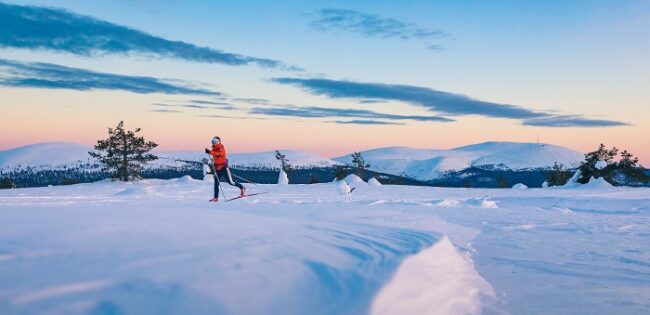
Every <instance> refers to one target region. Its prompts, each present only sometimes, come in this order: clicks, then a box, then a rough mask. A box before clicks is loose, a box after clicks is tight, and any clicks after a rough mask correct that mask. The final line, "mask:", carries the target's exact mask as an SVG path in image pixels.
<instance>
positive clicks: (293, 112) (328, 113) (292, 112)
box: [249, 105, 453, 122]
mask: <svg viewBox="0 0 650 315" xmlns="http://www.w3.org/2000/svg"><path fill="white" fill-rule="evenodd" d="M249 114H256V115H267V116H284V117H301V118H325V117H329V118H331V117H335V118H342V117H346V118H366V119H385V120H415V121H435V122H450V121H453V120H452V119H449V118H446V117H440V116H420V115H396V114H386V113H379V112H375V111H370V110H364V109H349V108H330V107H316V106H306V107H298V106H292V105H286V106H283V107H256V108H252V109H251V110H250V111H249Z"/></svg>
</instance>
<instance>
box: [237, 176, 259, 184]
mask: <svg viewBox="0 0 650 315" xmlns="http://www.w3.org/2000/svg"><path fill="white" fill-rule="evenodd" d="M232 176H234V177H237V178H239V179H241V180H244V181H247V182H249V183H251V184H253V185H257V183H254V182H252V181H250V180H248V179H246V178H244V177H241V176H237V175H235V174H232Z"/></svg>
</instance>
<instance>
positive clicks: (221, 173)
mask: <svg viewBox="0 0 650 315" xmlns="http://www.w3.org/2000/svg"><path fill="white" fill-rule="evenodd" d="M214 176H215V178H214V197H215V198H219V183H220V182H221V180H222V179H224V178H225V179H226V182H227V183H228V184H230V185H232V186H236V187H237V188H239V189H243V188H244V186H242V184H240V183H238V182H236V181H234V180H233V179H232V174H231V173H230V168H228V167H223V168H222V169H220V170H218V171H217V170H216V167H215V174H214ZM216 176H218V177H216ZM217 178H218V179H219V180H217Z"/></svg>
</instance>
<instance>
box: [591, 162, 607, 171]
mask: <svg viewBox="0 0 650 315" xmlns="http://www.w3.org/2000/svg"><path fill="white" fill-rule="evenodd" d="M594 166H595V167H596V168H597V169H599V170H602V169H604V168H605V167H607V162H605V161H598V162H596V165H594Z"/></svg>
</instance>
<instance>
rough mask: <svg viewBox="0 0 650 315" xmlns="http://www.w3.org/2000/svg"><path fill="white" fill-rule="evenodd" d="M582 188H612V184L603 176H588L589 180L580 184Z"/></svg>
mask: <svg viewBox="0 0 650 315" xmlns="http://www.w3.org/2000/svg"><path fill="white" fill-rule="evenodd" d="M580 188H582V189H608V188H614V186H612V184H610V183H608V182H607V181H606V180H605V179H604V178H602V177H599V178H594V177H592V178H590V179H589V182H588V183H586V184H584V185H582V186H580Z"/></svg>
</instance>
